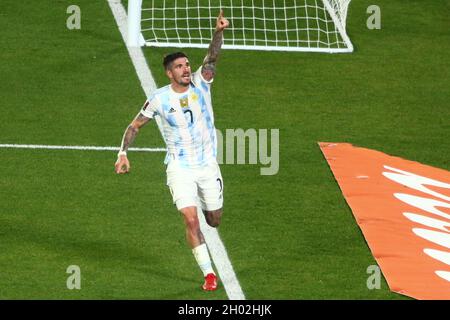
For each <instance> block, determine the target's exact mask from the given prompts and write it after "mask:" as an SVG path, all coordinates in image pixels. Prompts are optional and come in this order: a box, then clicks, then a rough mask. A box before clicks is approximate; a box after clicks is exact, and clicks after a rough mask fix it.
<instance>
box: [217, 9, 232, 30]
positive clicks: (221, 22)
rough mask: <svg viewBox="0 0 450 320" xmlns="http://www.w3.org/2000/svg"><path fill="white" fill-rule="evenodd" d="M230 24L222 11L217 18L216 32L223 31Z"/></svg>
mask: <svg viewBox="0 0 450 320" xmlns="http://www.w3.org/2000/svg"><path fill="white" fill-rule="evenodd" d="M229 25H230V22H229V21H228V20H227V18H225V17H224V16H223V10H220V13H219V16H218V17H217V23H216V30H217V31H223V30H224V29H225V28H228V26H229Z"/></svg>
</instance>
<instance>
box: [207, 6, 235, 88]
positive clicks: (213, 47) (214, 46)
mask: <svg viewBox="0 0 450 320" xmlns="http://www.w3.org/2000/svg"><path fill="white" fill-rule="evenodd" d="M229 25H230V23H229V22H228V20H227V19H226V18H225V17H224V16H223V10H220V13H219V16H218V17H217V23H216V31H215V32H214V35H213V38H212V40H211V44H210V45H209V49H208V54H207V55H206V57H205V60H203V66H202V76H203V78H204V79H205V80H206V81H211V80H212V78H214V74H215V72H216V63H217V59H218V57H219V51H220V48H221V47H222V42H223V30H225V28H227V27H228V26H229Z"/></svg>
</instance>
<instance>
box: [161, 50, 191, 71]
mask: <svg viewBox="0 0 450 320" xmlns="http://www.w3.org/2000/svg"><path fill="white" fill-rule="evenodd" d="M187 57H188V56H187V55H186V54H185V53H184V52H174V53H170V54H168V55H165V56H164V60H163V66H164V69H166V70H168V69H170V68H171V67H172V62H174V61H175V60H177V59H178V58H187Z"/></svg>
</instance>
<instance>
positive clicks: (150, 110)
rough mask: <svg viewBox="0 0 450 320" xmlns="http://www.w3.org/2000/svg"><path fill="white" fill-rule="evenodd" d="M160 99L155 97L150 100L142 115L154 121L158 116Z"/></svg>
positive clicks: (142, 110) (145, 105)
mask: <svg viewBox="0 0 450 320" xmlns="http://www.w3.org/2000/svg"><path fill="white" fill-rule="evenodd" d="M158 105H159V102H158V99H157V98H156V97H155V96H152V97H150V98H148V99H147V100H146V101H145V103H144V105H143V106H142V109H141V114H143V115H144V116H145V117H147V118H150V119H153V117H154V116H155V115H157V114H158Z"/></svg>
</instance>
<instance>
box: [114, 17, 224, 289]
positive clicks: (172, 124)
mask: <svg viewBox="0 0 450 320" xmlns="http://www.w3.org/2000/svg"><path fill="white" fill-rule="evenodd" d="M228 25H229V22H228V20H227V19H226V18H225V17H224V16H223V11H222V10H221V11H220V13H219V16H218V17H217V21H216V30H215V32H214V35H213V38H212V40H211V43H210V46H209V49H208V53H207V55H206V57H205V59H204V61H203V64H202V65H201V66H200V68H199V69H198V70H197V71H196V72H194V73H191V64H190V62H189V59H188V57H187V56H186V55H185V54H184V53H182V52H176V53H172V54H169V55H167V56H165V57H164V61H163V65H164V68H165V72H166V75H167V77H168V78H169V80H170V84H169V85H167V86H165V87H163V88H160V89H158V90H156V91H155V92H154V93H153V94H152V95H151V96H150V97H149V98H148V100H147V101H146V102H145V104H144V106H143V107H142V109H141V110H140V112H139V113H138V115H137V116H136V117H135V119H134V120H133V121H132V122H131V124H130V125H129V126H128V127H127V129H126V130H125V133H124V136H123V138H122V144H121V147H120V151H119V153H118V155H117V157H118V158H117V161H116V163H115V171H116V173H118V174H123V173H127V172H129V171H130V162H129V161H128V158H127V150H128V147H129V146H130V144H131V143H132V141H133V140H134V138H135V137H136V135H137V133H138V132H139V129H140V128H141V127H142V126H144V125H145V124H146V123H147V122H149V121H150V120H151V119H152V118H153V117H155V116H157V117H159V119H160V120H161V126H160V130H161V134H162V136H163V138H164V141H165V142H166V145H167V155H166V159H165V161H164V163H165V164H167V170H166V173H167V185H168V186H169V189H170V193H171V194H172V198H173V201H174V203H175V204H176V206H177V209H178V210H179V211H180V212H181V214H182V216H183V218H184V222H185V225H186V239H187V241H188V243H189V245H190V246H191V248H192V252H193V254H194V257H195V259H196V261H197V263H198V265H199V267H200V269H201V270H202V272H203V275H204V278H205V281H204V284H203V286H202V288H203V289H204V290H216V289H217V276H216V274H215V272H214V270H213V267H212V263H211V259H210V256H209V253H208V248H207V246H206V243H205V239H204V237H203V234H202V232H201V230H200V224H199V220H198V217H197V201H196V199H197V197H198V198H199V199H200V202H201V207H202V210H203V213H204V214H205V218H206V221H207V223H208V224H209V225H210V226H212V227H217V226H218V225H219V223H220V218H221V216H222V205H223V180H222V175H221V173H220V168H219V166H218V164H217V160H216V154H217V137H216V131H215V126H214V115H213V109H212V104H211V83H212V81H213V78H214V75H215V67H216V62H217V58H218V55H219V51H220V48H221V46H222V42H223V31H224V30H225V28H227V27H228Z"/></svg>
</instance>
